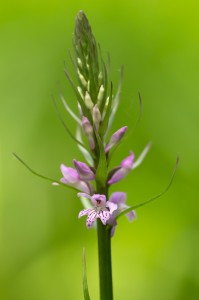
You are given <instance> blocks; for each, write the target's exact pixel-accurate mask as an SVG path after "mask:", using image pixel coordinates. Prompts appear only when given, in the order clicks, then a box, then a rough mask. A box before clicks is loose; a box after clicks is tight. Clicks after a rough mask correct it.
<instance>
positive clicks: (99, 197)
mask: <svg viewBox="0 0 199 300" xmlns="http://www.w3.org/2000/svg"><path fill="white" fill-rule="evenodd" d="M91 201H92V203H93V205H94V206H101V207H106V196H105V195H102V194H94V195H93V196H92V197H91ZM98 202H99V203H98Z"/></svg>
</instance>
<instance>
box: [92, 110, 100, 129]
mask: <svg viewBox="0 0 199 300" xmlns="http://www.w3.org/2000/svg"><path fill="white" fill-rule="evenodd" d="M101 121H102V117H101V113H100V110H99V108H98V106H97V104H95V106H94V107H93V123H94V125H95V128H96V129H97V131H98V130H99V127H100V123H101Z"/></svg>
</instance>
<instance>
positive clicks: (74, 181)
mask: <svg viewBox="0 0 199 300" xmlns="http://www.w3.org/2000/svg"><path fill="white" fill-rule="evenodd" d="M60 169H61V172H62V174H63V177H62V178H61V179H60V181H61V182H62V183H64V184H66V185H69V186H72V187H74V188H75V189H77V190H80V191H82V192H85V193H90V189H89V186H88V184H87V183H86V182H84V181H83V180H81V178H80V176H79V173H78V172H77V171H76V170H75V169H73V168H70V167H66V166H65V165H64V164H61V167H60Z"/></svg>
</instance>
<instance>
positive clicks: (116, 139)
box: [105, 126, 128, 153]
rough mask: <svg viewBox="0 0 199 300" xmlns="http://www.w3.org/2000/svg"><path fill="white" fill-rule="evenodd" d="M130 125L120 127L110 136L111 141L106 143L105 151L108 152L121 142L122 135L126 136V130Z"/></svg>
mask: <svg viewBox="0 0 199 300" xmlns="http://www.w3.org/2000/svg"><path fill="white" fill-rule="evenodd" d="M127 129H128V127H127V126H124V127H122V128H120V129H119V130H117V131H116V132H115V133H114V134H113V135H112V136H111V138H110V141H109V143H108V144H107V145H106V148H105V152H106V153H108V152H109V150H110V149H111V148H112V147H113V146H115V145H117V144H118V143H119V141H120V140H121V139H122V137H123V136H124V134H125V132H126V131H127Z"/></svg>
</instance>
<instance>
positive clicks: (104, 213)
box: [98, 210, 111, 225]
mask: <svg viewBox="0 0 199 300" xmlns="http://www.w3.org/2000/svg"><path fill="white" fill-rule="evenodd" d="M110 216H111V214H110V212H109V211H108V210H100V211H99V212H98V217H99V218H100V220H101V221H102V223H103V224H104V225H106V222H107V221H108V219H109V218H110Z"/></svg>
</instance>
